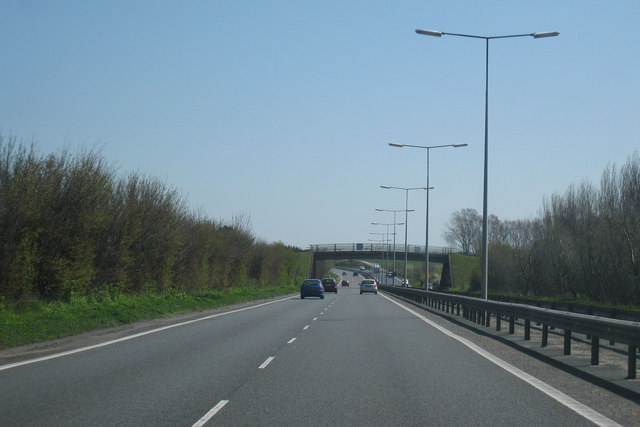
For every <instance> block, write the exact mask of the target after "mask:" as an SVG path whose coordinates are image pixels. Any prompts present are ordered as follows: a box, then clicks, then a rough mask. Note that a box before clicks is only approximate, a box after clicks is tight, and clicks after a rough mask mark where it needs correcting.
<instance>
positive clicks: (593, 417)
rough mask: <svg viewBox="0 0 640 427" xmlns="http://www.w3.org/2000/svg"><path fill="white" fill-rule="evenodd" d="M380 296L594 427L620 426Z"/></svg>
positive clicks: (464, 339) (417, 314)
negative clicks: (571, 411) (535, 389)
mask: <svg viewBox="0 0 640 427" xmlns="http://www.w3.org/2000/svg"><path fill="white" fill-rule="evenodd" d="M381 296H382V297H383V298H385V299H387V300H388V301H391V302H392V303H394V304H395V305H397V306H398V307H400V308H402V309H404V310H406V311H408V312H409V313H411V314H413V315H414V316H416V317H417V318H419V319H420V320H422V321H424V322H426V323H428V324H429V325H431V326H433V327H434V328H436V329H438V330H439V331H440V332H442V333H444V334H445V335H448V336H449V337H451V338H453V339H455V340H457V341H459V342H460V343H462V344H464V345H466V346H467V347H469V348H470V349H471V350H473V351H475V352H476V353H478V354H479V355H480V356H482V357H484V358H485V359H487V360H489V361H490V362H493V363H494V364H496V365H498V366H499V367H501V368H502V369H504V370H505V371H507V372H509V373H511V374H512V375H515V376H516V377H518V378H520V379H521V380H523V381H525V382H527V383H528V384H530V385H532V386H533V387H535V388H537V389H538V390H540V391H541V392H543V393H545V394H546V395H548V396H549V397H551V398H552V399H554V400H556V401H558V402H560V403H561V404H563V405H564V406H566V407H567V408H569V409H571V410H573V411H574V412H576V413H577V414H579V415H581V416H582V417H584V418H586V419H587V420H589V421H591V422H592V423H594V424H596V425H599V426H620V424H618V423H616V422H615V421H613V420H612V419H610V418H607V417H605V416H604V415H602V414H601V413H599V412H597V411H595V410H593V409H591V408H589V407H588V406H586V405H584V404H582V403H580V402H578V401H577V400H575V399H574V398H572V397H569V396H568V395H566V394H564V393H563V392H561V391H560V390H558V389H556V388H554V387H552V386H550V385H549V384H547V383H545V382H543V381H541V380H539V379H537V378H535V377H534V376H532V375H530V374H527V373H526V372H524V371H522V370H521V369H519V368H516V367H515V366H513V365H511V364H510V363H509V362H506V361H504V360H502V359H500V358H499V357H497V356H495V355H493V354H491V353H489V352H488V351H486V350H484V349H482V348H480V347H478V346H477V345H475V344H474V343H472V342H471V341H469V340H468V339H466V338H463V337H461V336H459V335H456V334H455V333H453V332H451V331H450V330H448V329H446V328H444V327H442V326H440V325H438V324H437V323H435V322H433V321H431V320H429V319H427V318H426V317H424V316H423V315H421V314H420V313H417V312H415V311H413V310H411V309H410V308H408V307H405V306H403V305H402V304H400V303H398V302H397V301H394V300H392V299H391V298H389V297H387V296H386V295H381Z"/></svg>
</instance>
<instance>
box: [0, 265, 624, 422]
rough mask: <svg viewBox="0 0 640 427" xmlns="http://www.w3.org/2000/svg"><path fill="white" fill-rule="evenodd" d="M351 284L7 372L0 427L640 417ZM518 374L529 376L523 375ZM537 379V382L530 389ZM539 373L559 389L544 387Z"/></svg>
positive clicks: (1, 373) (0, 382)
mask: <svg viewBox="0 0 640 427" xmlns="http://www.w3.org/2000/svg"><path fill="white" fill-rule="evenodd" d="M350 280H351V282H352V286H350V287H348V288H340V289H339V291H338V294H328V295H326V297H325V299H323V300H320V299H314V298H305V299H304V300H301V299H300V298H299V296H297V295H296V296H293V297H292V298H286V299H281V300H276V301H274V302H272V303H271V304H268V305H264V304H263V305H256V306H255V308H253V307H246V309H244V310H242V311H239V310H228V311H223V312H217V313H218V314H219V315H218V316H216V317H212V316H210V315H208V316H203V320H201V321H194V322H188V323H187V322H183V323H181V324H180V325H179V326H176V327H173V328H164V329H162V330H158V331H157V332H153V333H148V334H145V335H141V336H139V337H137V338H135V339H129V340H126V341H119V342H114V343H113V344H111V345H106V346H102V347H99V348H93V349H88V350H86V351H81V352H76V353H74V354H69V355H67V356H63V357H57V358H50V359H48V360H42V361H40V362H36V363H31V364H24V365H20V366H14V367H12V368H9V369H4V370H0V393H2V396H3V398H2V399H1V400H0V425H3V426H12V425H54V426H55V425H95V424H99V425H107V424H108V425H145V426H146V425H150V424H151V425H158V426H162V425H240V424H241V425H256V424H260V425H317V424H339V425H425V424H431V425H452V424H455V425H460V424H469V425H525V426H526V425H541V424H544V425H552V426H553V425H558V426H561V425H562V426H564V425H584V424H585V421H586V420H590V421H592V422H593V423H595V424H600V425H615V422H617V423H620V424H631V422H632V420H636V421H637V418H633V417H634V413H633V408H634V407H635V408H637V405H636V404H635V403H631V405H630V404H629V402H627V401H625V400H624V399H620V398H619V397H618V396H615V395H609V394H608V393H607V392H606V391H603V390H601V389H599V388H597V387H594V386H593V385H591V384H589V383H586V382H579V380H577V379H575V378H573V377H571V376H570V375H566V374H564V373H562V372H560V371H557V370H550V368H549V367H548V366H544V364H539V362H538V361H535V360H529V359H528V358H527V359H526V360H524V361H523V360H520V359H521V356H520V355H517V354H515V353H517V352H513V351H511V350H510V349H509V348H502V347H496V344H495V343H493V344H492V343H486V342H482V343H480V344H476V343H475V342H472V341H471V340H469V337H465V336H463V335H464V334H465V333H467V332H465V330H464V329H463V328H458V329H459V330H457V331H452V330H451V329H449V328H441V327H436V325H437V324H438V322H439V321H440V320H441V319H437V318H431V317H430V316H432V315H430V314H428V313H417V312H415V310H411V309H410V308H408V307H407V306H406V304H404V303H402V302H396V303H392V302H391V301H390V300H389V299H388V298H385V297H384V296H383V295H382V294H379V295H373V294H365V295H360V294H359V289H358V286H357V285H358V283H359V282H358V280H359V277H353V276H352V277H350ZM224 313H227V314H224ZM425 319H427V320H429V322H426V321H425ZM430 322H431V323H430ZM440 326H441V325H440ZM454 326H455V325H454ZM447 331H449V332H447ZM461 334H462V335H461ZM458 337H459V338H458ZM480 338H482V337H480ZM474 339H475V338H474ZM465 340H469V343H466V342H465ZM470 345H478V346H479V347H481V348H482V349H484V351H485V352H487V354H480V353H478V352H477V351H475V350H474V349H472V348H471V347H470ZM496 353H500V357H497V355H496ZM491 355H492V356H491ZM490 358H495V359H494V360H490ZM496 360H503V361H505V362H507V364H504V365H503V366H501V365H500V364H498V363H496ZM532 363H533V365H531V364H532ZM509 365H510V366H513V367H515V368H516V369H518V370H519V371H521V372H523V373H525V374H521V375H519V376H516V375H514V373H513V372H515V371H514V370H512V369H511V368H509V369H508V370H507V369H506V368H505V367H506V366H509ZM532 372H536V375H535V376H532V375H531V373H532ZM529 376H530V379H532V380H531V381H534V382H536V384H537V385H535V386H534V385H532V382H531V381H526V380H525V379H524V377H527V378H529ZM538 376H544V377H546V378H548V379H550V380H551V381H540V382H539V383H538V382H537V381H535V380H536V378H538ZM538 379H539V378H538ZM551 382H553V384H551ZM547 386H548V387H547ZM543 388H546V389H547V391H541V390H542V389H543ZM550 390H557V392H558V393H557V395H555V396H553V394H554V393H555V392H552V393H548V391H550ZM580 402H592V403H591V407H587V406H584V404H582V403H580Z"/></svg>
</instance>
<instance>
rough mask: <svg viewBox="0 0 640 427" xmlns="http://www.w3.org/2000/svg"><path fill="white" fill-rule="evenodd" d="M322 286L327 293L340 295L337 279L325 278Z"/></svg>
mask: <svg viewBox="0 0 640 427" xmlns="http://www.w3.org/2000/svg"><path fill="white" fill-rule="evenodd" d="M322 286H324V290H325V292H335V293H336V294H337V293H338V282H336V279H333V278H331V277H325V278H324V279H322Z"/></svg>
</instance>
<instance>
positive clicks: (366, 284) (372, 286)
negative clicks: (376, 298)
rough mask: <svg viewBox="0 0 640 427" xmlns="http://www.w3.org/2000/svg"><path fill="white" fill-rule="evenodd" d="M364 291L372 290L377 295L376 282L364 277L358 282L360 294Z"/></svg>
mask: <svg viewBox="0 0 640 427" xmlns="http://www.w3.org/2000/svg"><path fill="white" fill-rule="evenodd" d="M365 292H372V293H374V294H376V295H378V284H377V283H376V281H375V280H373V279H364V280H363V281H362V282H360V295H362V294H363V293H365Z"/></svg>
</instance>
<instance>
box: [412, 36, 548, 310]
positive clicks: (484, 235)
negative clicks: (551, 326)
mask: <svg viewBox="0 0 640 427" xmlns="http://www.w3.org/2000/svg"><path fill="white" fill-rule="evenodd" d="M416 33H418V34H421V35H423V36H434V37H442V36H443V35H445V36H458V37H468V38H473V39H483V40H484V41H485V44H486V49H485V83H484V84H485V92H484V93H485V95H484V189H483V197H482V278H481V287H482V298H484V299H488V289H487V278H488V272H489V254H488V236H489V231H488V225H489V224H488V216H487V186H488V176H487V168H488V163H489V40H493V39H507V38H514V37H533V38H534V39H541V38H545V37H555V36H557V35H558V34H560V33H559V32H557V31H548V32H544V33H528V34H510V35H505V36H490V37H487V36H477V35H472V34H459V33H445V32H443V31H433V30H419V29H418V30H416Z"/></svg>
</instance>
